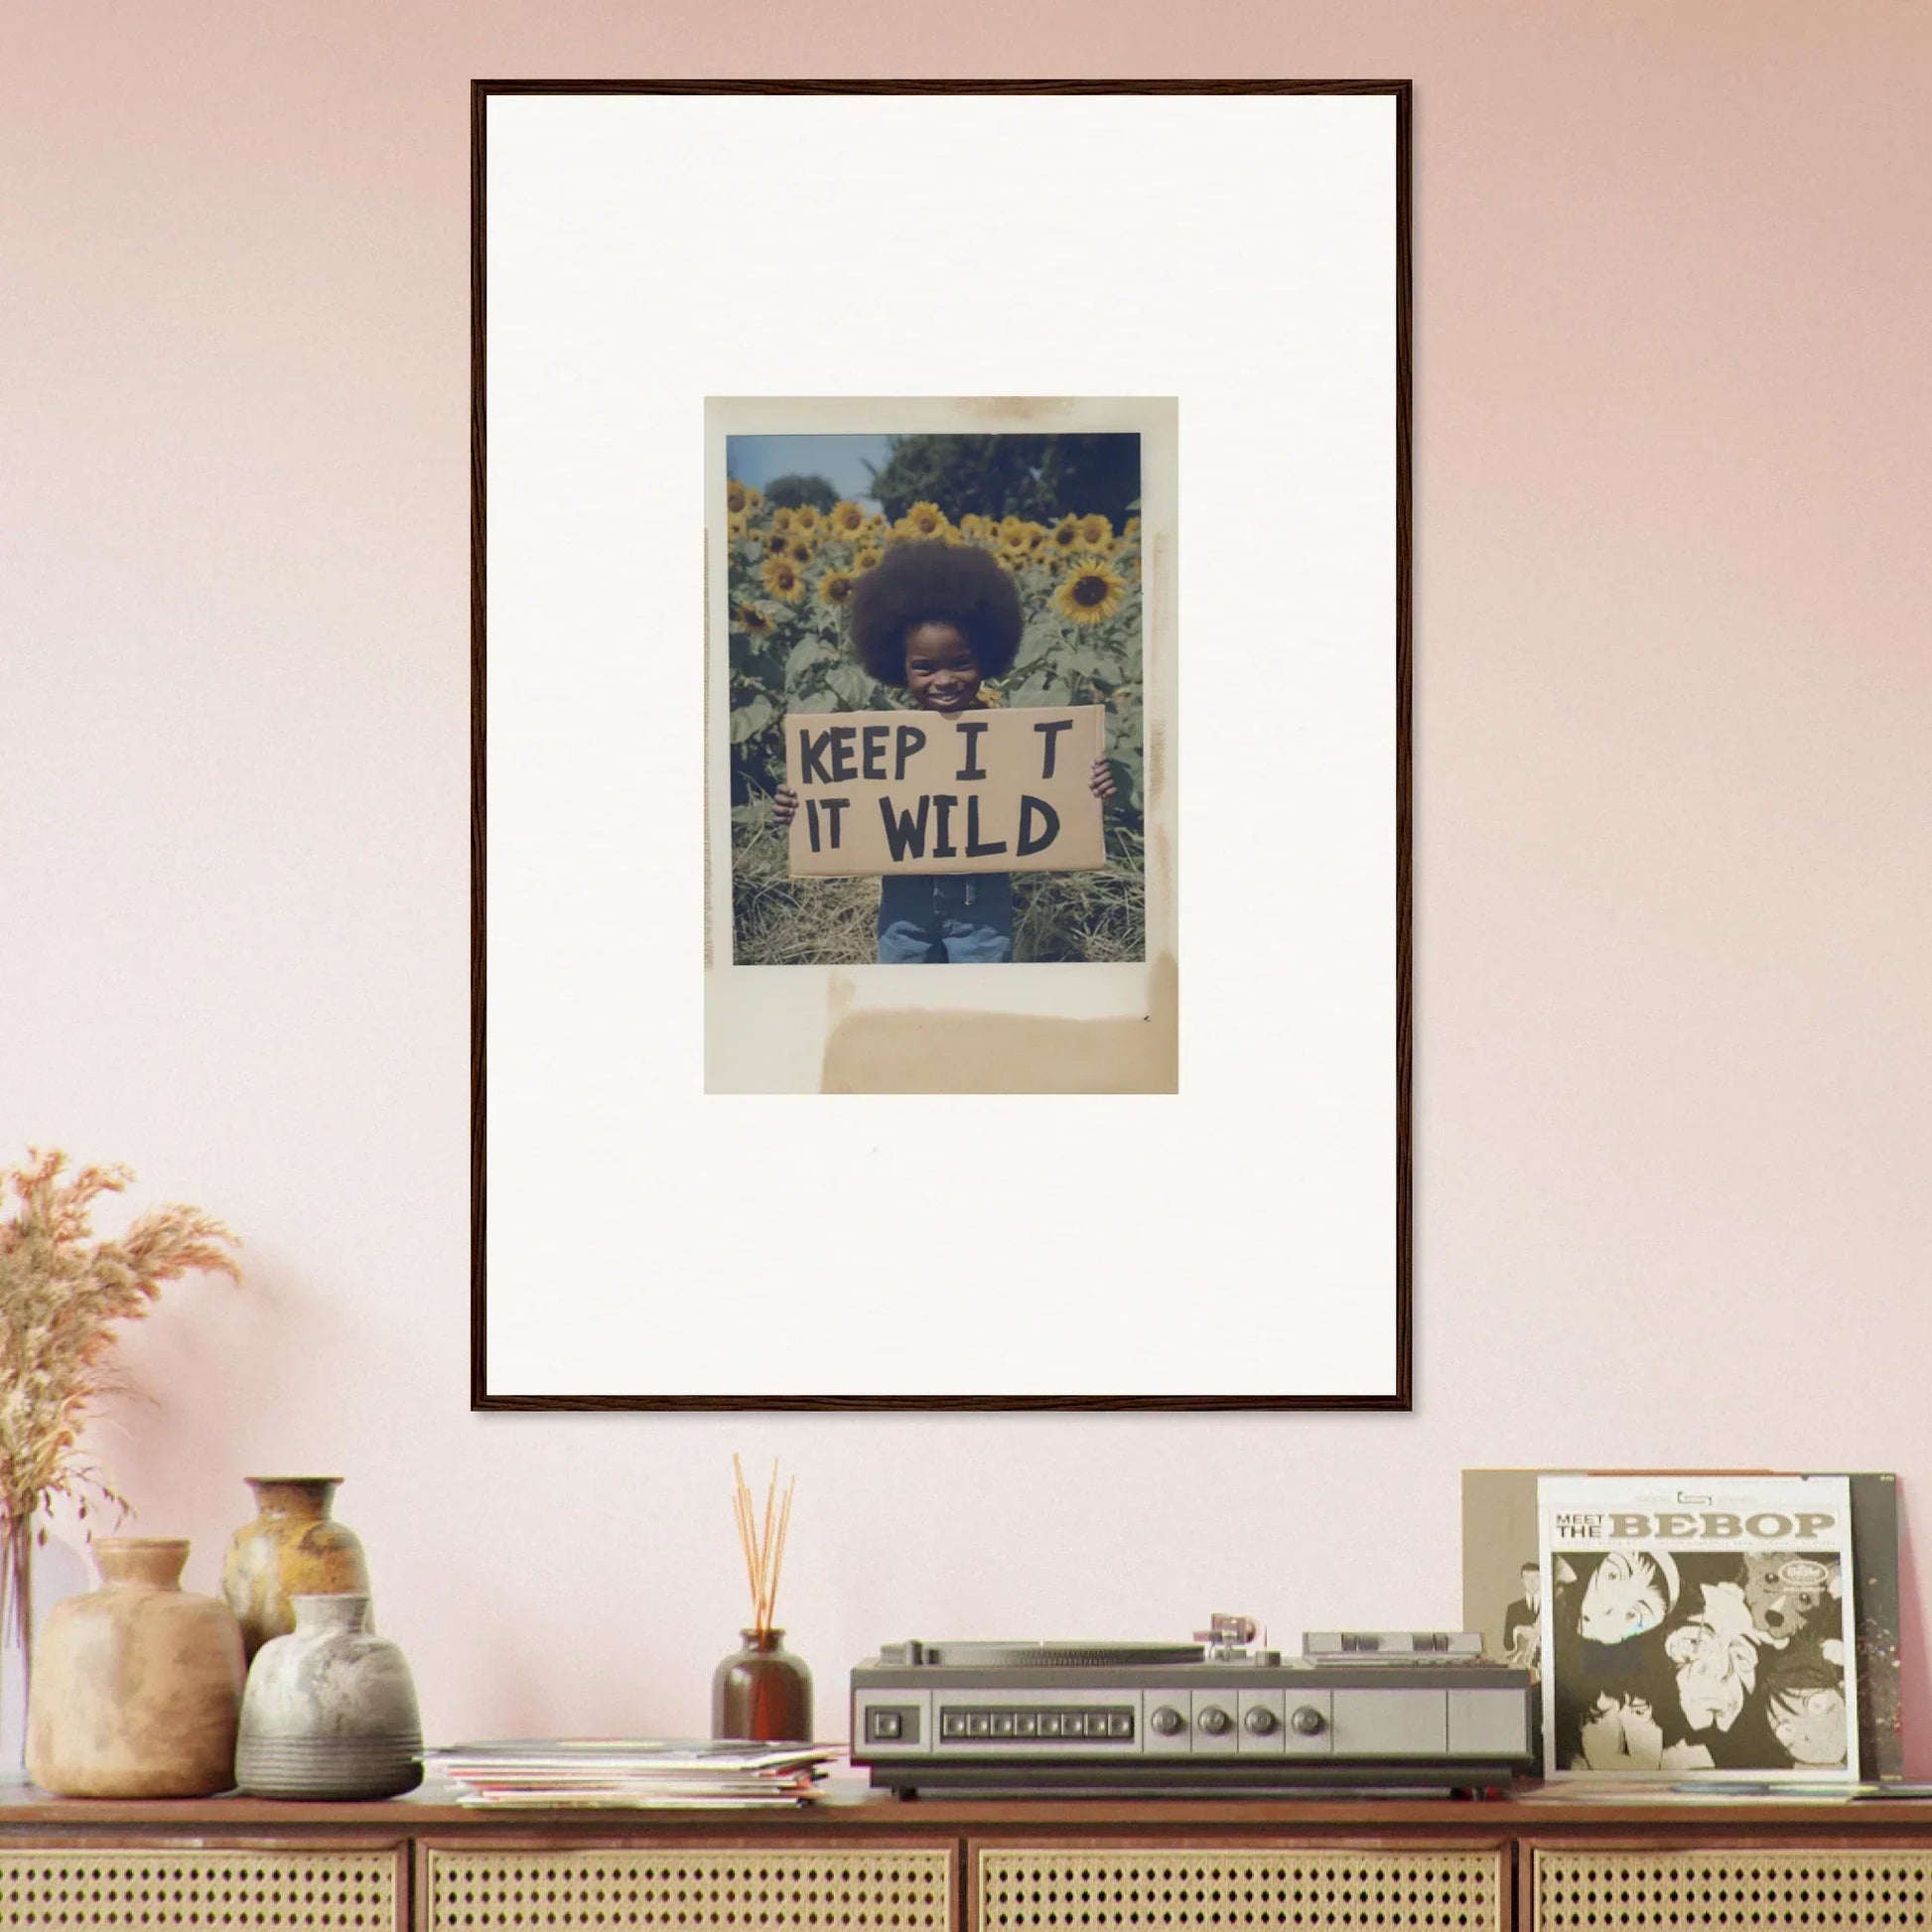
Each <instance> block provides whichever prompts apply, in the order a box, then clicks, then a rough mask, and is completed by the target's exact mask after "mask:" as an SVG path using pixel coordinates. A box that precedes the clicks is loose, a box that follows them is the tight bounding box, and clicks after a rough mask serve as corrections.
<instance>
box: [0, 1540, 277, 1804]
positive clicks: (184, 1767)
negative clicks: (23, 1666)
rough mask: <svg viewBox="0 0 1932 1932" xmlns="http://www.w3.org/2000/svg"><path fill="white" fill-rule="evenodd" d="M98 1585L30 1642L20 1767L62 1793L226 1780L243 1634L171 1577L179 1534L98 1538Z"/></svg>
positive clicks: (205, 1787)
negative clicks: (24, 1747)
mask: <svg viewBox="0 0 1932 1932" xmlns="http://www.w3.org/2000/svg"><path fill="white" fill-rule="evenodd" d="M94 1561H95V1563H96V1564H98V1565H99V1568H100V1587H99V1588H98V1589H97V1590H95V1591H94V1592H93V1593H92V1594H91V1595H88V1596H72V1597H69V1599H68V1600H67V1601H66V1602H65V1603H57V1604H55V1606H54V1607H53V1609H51V1610H50V1611H49V1612H48V1616H47V1621H46V1623H44V1624H43V1625H42V1626H41V1631H40V1636H39V1638H38V1640H37V1642H36V1644H35V1646H34V1674H33V1687H32V1694H31V1696H30V1698H29V1700H28V1707H27V1774H28V1776H29V1777H31V1778H32V1779H33V1780H34V1782H35V1783H36V1784H38V1785H40V1786H41V1787H42V1789H43V1790H47V1791H58V1792H60V1793H61V1794H63V1795H64V1796H66V1797H69V1798H206V1797H208V1796H210V1795H211V1794H212V1793H214V1792H216V1791H226V1790H228V1789H229V1787H230V1786H232V1785H233V1783H234V1745H235V1727H236V1724H237V1722H238V1721H239V1718H240V1715H241V1686H242V1679H243V1676H244V1666H243V1663H242V1656H241V1632H240V1630H239V1629H237V1628H236V1626H235V1620H234V1615H233V1613H232V1612H231V1611H230V1610H229V1608H228V1606H227V1605H226V1604H225V1603H223V1602H220V1601H218V1600H217V1599H216V1598H215V1597H212V1596H197V1595H195V1594H194V1593H193V1592H192V1591H189V1590H185V1589H183V1588H182V1587H181V1573H182V1566H183V1565H184V1564H185V1563H186V1562H187V1561H188V1544H187V1542H186V1541H185V1540H183V1539H180V1538H176V1537H147V1536H116V1537H103V1538H101V1539H100V1540H99V1541H98V1542H96V1543H95V1545H94Z"/></svg>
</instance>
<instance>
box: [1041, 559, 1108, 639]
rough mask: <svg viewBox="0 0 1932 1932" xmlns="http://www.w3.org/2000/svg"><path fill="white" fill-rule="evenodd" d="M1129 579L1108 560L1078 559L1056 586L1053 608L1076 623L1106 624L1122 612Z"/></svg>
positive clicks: (1069, 566)
mask: <svg viewBox="0 0 1932 1932" xmlns="http://www.w3.org/2000/svg"><path fill="white" fill-rule="evenodd" d="M1126 588H1127V583H1126V580H1125V579H1124V578H1123V577H1122V576H1121V575H1120V573H1119V572H1118V571H1116V570H1115V569H1114V567H1113V565H1112V563H1111V562H1109V560H1108V559H1107V558H1105V557H1076V558H1075V559H1074V560H1073V562H1072V563H1071V564H1070V565H1068V567H1067V572H1066V575H1065V576H1064V577H1062V578H1061V579H1060V581H1059V583H1058V584H1057V585H1055V586H1054V589H1053V596H1052V600H1051V601H1052V606H1053V609H1054V610H1056V611H1057V612H1058V613H1059V614H1060V616H1061V617H1063V618H1068V619H1071V620H1072V621H1073V622H1075V623H1103V622H1105V621H1106V620H1107V619H1109V618H1111V617H1112V616H1113V615H1114V613H1115V612H1116V611H1118V610H1119V609H1120V594H1121V592H1122V591H1124V590H1125V589H1126Z"/></svg>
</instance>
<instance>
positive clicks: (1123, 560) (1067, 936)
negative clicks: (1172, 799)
mask: <svg viewBox="0 0 1932 1932" xmlns="http://www.w3.org/2000/svg"><path fill="white" fill-rule="evenodd" d="M727 519H728V541H729V545H730V557H729V568H728V578H727V597H728V599H729V603H730V611H731V648H730V657H729V662H730V693H729V700H730V732H731V785H732V880H733V895H732V897H733V927H734V956H735V957H736V959H737V960H738V961H739V962H740V963H741V964H749V965H811V964H816V965H831V964H858V963H862V962H864V961H867V960H871V959H874V958H876V957H877V941H876V933H875V919H876V915H877V911H878V905H879V881H878V880H877V879H799V880H794V879H792V878H790V877H789V874H788V871H787V868H786V861H785V839H784V835H783V834H782V833H781V832H780V831H779V830H778V829H777V827H776V826H775V824H774V823H773V821H772V817H771V793H772V792H773V791H774V790H775V789H776V787H777V786H778V785H779V784H781V783H782V782H783V780H784V752H783V746H782V744H781V742H780V732H781V727H782V723H783V720H784V716H785V713H786V712H788V711H819V712H825V711H889V710H896V709H900V708H903V707H904V706H905V705H906V703H907V702H908V701H907V699H906V697H905V694H904V693H903V692H901V691H898V690H896V689H893V688H891V687H889V686H886V685H882V684H878V683H875V682H874V680H873V679H872V678H871V677H870V676H868V675H867V673H866V672H865V671H864V670H863V669H862V668H861V666H860V664H859V662H858V659H857V658H856V656H855V655H854V654H853V651H852V648H851V645H850V643H849V641H848V638H847V634H846V607H847V606H848V605H849V604H850V602H851V598H852V587H853V585H854V583H855V582H856V581H857V579H858V578H859V576H860V575H861V574H862V573H863V572H865V571H867V570H869V569H871V568H872V566H873V565H874V564H876V563H877V562H878V561H879V560H880V558H881V557H883V556H884V555H885V553H886V550H887V548H888V547H889V546H890V545H892V544H894V543H898V542H903V541H905V540H906V539H908V538H938V539H940V540H941V541H943V542H946V543H959V544H976V545H978V546H980V547H981V548H983V549H987V550H990V551H991V552H992V553H993V554H994V556H995V557H996V558H997V559H998V560H999V562H1000V564H1001V565H1002V567H1003V568H1005V569H1006V570H1008V571H1010V572H1011V573H1012V574H1013V578H1014V582H1015V585H1016V586H1017V588H1018V590H1019V592H1020V601H1021V607H1022V609H1023V610H1024V611H1025V612H1026V614H1027V626H1026V631H1025V634H1024V635H1023V636H1022V638H1021V643H1020V655H1019V658H1018V661H1017V662H1016V663H1015V665H1014V668H1013V670H1012V672H1011V673H1010V674H1009V675H1008V676H1006V677H1004V678H1001V679H999V680H997V681H990V682H988V683H987V684H986V685H984V686H983V687H982V693H981V694H982V696H983V697H984V698H985V700H986V702H987V703H988V704H995V705H1085V704H1097V705H1104V706H1105V707H1106V710H1107V732H1106V736H1107V756H1108V760H1109V762H1110V763H1111V765H1112V766H1113V772H1114V782H1115V785H1116V787H1117V789H1116V792H1115V795H1114V797H1113V798H1112V799H1111V800H1109V801H1108V806H1107V861H1108V863H1107V869H1106V870H1105V871H1104V872H1092V873H1032V874H1026V873H1023V874H1020V875H1017V876H1016V878H1015V880H1014V940H1015V956H1016V957H1017V958H1019V959H1023V960H1027V959H1031V960H1118V959H1140V958H1142V957H1143V956H1144V952H1145V944H1146V940H1145V929H1146V917H1145V894H1146V861H1145V851H1146V847H1145V830H1146V823H1145V812H1146V792H1145V778H1146V755H1145V744H1144V723H1143V714H1142V679H1141V537H1140V519H1139V517H1138V516H1134V515H1129V516H1128V518H1127V520H1126V522H1125V524H1124V525H1123V526H1122V528H1120V529H1119V530H1116V529H1115V528H1114V527H1113V524H1112V522H1111V521H1110V519H1109V518H1107V517H1106V516H1102V515H1098V514H1087V515H1080V514H1067V515H1063V516H1060V517H1058V518H1056V519H1054V520H1053V521H1051V522H1040V521H1035V520H1032V519H1025V518H1021V517H1018V516H1007V517H1004V518H994V517H990V516H979V515H974V514H970V513H969V514H966V515H963V516H961V517H960V518H958V520H957V521H955V520H954V519H953V518H952V517H951V516H949V515H948V514H947V513H946V511H945V510H944V509H943V508H941V507H940V505H938V504H937V503H932V502H918V503H914V504H912V505H911V507H910V508H909V509H908V510H907V511H906V512H905V514H904V515H903V516H901V517H899V518H898V519H897V521H896V522H888V521H887V519H886V518H885V517H884V516H883V515H881V514H880V513H879V512H877V511H868V510H867V509H866V508H865V507H864V506H863V505H862V504H859V503H856V502H851V501H845V502H839V503H836V504H834V505H833V507H832V508H831V509H830V510H829V511H826V510H821V509H818V508H817V507H815V506H814V505H813V504H810V503H799V504H795V505H791V506H781V505H772V504H768V503H767V502H766V501H765V500H764V498H763V496H762V495H761V493H760V492H759V490H758V489H756V488H755V487H753V486H751V485H750V484H746V483H738V482H735V481H734V482H731V483H728V484H727Z"/></svg>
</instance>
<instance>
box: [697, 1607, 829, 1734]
mask: <svg viewBox="0 0 1932 1932" xmlns="http://www.w3.org/2000/svg"><path fill="white" fill-rule="evenodd" d="M739 1635H740V1636H741V1637H743V1638H744V1639H745V1647H744V1648H743V1649H742V1650H736V1651H734V1652H733V1653H732V1654H731V1655H730V1656H729V1657H727V1658H726V1659H725V1661H724V1662H723V1663H722V1664H720V1665H719V1666H718V1668H717V1670H716V1671H714V1672H713V1673H712V1678H711V1734H712V1735H713V1736H714V1737H742V1738H749V1739H753V1740H756V1741H758V1742H759V1743H782V1744H789V1743H801V1744H802V1743H809V1742H810V1741H811V1735H812V1674H811V1672H810V1671H809V1670H808V1669H807V1668H806V1667H805V1660H804V1659H803V1658H802V1657H794V1656H793V1655H792V1654H791V1652H790V1651H788V1650H787V1649H786V1648H785V1641H784V1640H785V1633H784V1632H783V1631H782V1630H741V1631H740V1632H739Z"/></svg>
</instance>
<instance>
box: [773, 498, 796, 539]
mask: <svg viewBox="0 0 1932 1932" xmlns="http://www.w3.org/2000/svg"><path fill="white" fill-rule="evenodd" d="M797 514H798V512H797V511H796V510H794V509H791V508H789V507H787V506H786V505H785V504H783V503H780V504H779V505H778V507H777V508H776V509H774V510H773V511H772V512H771V527H772V528H773V529H774V530H776V531H777V532H778V534H779V535H780V536H787V537H788V536H790V534H791V520H792V518H793V517H794V516H796V515H797Z"/></svg>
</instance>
